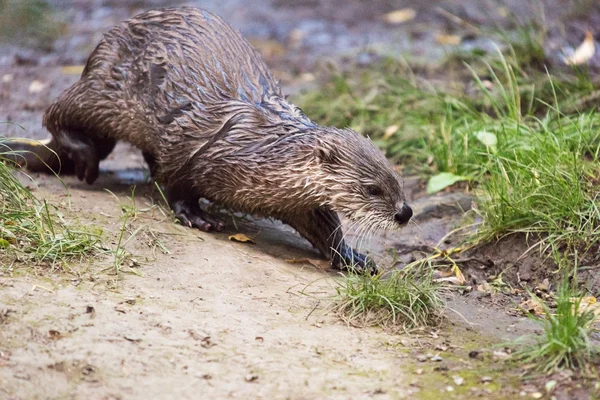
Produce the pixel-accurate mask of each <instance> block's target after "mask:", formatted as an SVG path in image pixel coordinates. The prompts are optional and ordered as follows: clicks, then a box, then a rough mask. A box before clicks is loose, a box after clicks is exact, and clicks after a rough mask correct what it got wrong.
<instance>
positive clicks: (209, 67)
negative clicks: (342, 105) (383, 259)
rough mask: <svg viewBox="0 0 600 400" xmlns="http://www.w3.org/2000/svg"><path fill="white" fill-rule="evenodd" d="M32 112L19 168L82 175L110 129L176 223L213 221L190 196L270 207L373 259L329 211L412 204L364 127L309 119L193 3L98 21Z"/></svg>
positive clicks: (331, 253)
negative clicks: (107, 24) (64, 76)
mask: <svg viewBox="0 0 600 400" xmlns="http://www.w3.org/2000/svg"><path fill="white" fill-rule="evenodd" d="M43 125H44V126H45V127H46V128H47V130H48V131H49V132H50V133H51V134H52V138H51V140H50V142H49V143H48V144H47V145H46V146H44V147H42V146H36V147H35V148H34V149H33V151H34V153H35V154H29V155H27V156H25V163H26V164H27V168H29V169H30V170H33V171H40V170H44V169H47V168H50V169H52V170H55V171H58V169H59V168H60V170H61V172H62V173H64V172H69V171H73V172H74V173H75V174H76V175H77V177H78V178H79V180H85V181H86V182H87V183H89V184H92V183H93V182H94V181H95V180H96V178H97V177H98V168H99V167H98V165H99V162H100V160H102V159H104V158H106V157H107V156H108V155H109V153H110V152H111V151H112V150H113V148H114V146H115V143H116V142H117V141H118V140H124V141H127V142H129V143H131V144H133V145H134V146H136V147H138V148H139V149H141V150H142V153H143V155H144V158H145V160H146V162H147V163H148V166H149V168H150V173H151V176H152V178H153V179H154V180H155V181H156V182H158V183H159V184H160V185H161V186H162V187H163V188H164V189H165V192H166V197H167V200H168V202H169V205H170V207H171V208H172V210H173V212H174V214H175V216H176V217H177V218H178V219H179V220H180V221H181V222H182V223H183V224H185V225H187V226H189V227H195V228H198V229H200V230H203V231H211V230H221V229H222V228H223V227H224V224H223V222H222V221H220V220H218V219H217V218H215V217H214V216H212V215H209V214H208V213H207V212H206V211H204V210H203V209H201V207H200V205H199V200H200V199H201V198H205V199H207V200H209V201H211V202H213V203H216V204H218V205H220V206H223V207H225V208H228V209H232V210H236V211H240V212H244V213H249V214H254V215H259V216H266V217H272V218H275V219H278V220H281V221H282V222H284V223H286V224H288V225H290V226H292V227H293V228H294V229H295V230H296V231H297V232H298V233H300V234H301V235H302V236H304V237H305V238H306V239H307V240H308V241H309V242H310V243H311V244H312V245H313V246H314V247H315V248H316V249H317V250H319V251H320V252H321V253H322V254H323V255H324V256H325V257H327V258H328V259H330V260H331V264H332V266H334V267H337V268H342V269H343V268H348V267H350V266H352V267H353V268H356V269H359V270H361V269H362V270H364V269H369V270H374V269H375V268H376V265H375V263H374V262H373V261H372V260H371V259H370V258H368V257H366V256H365V255H363V254H360V253H358V252H357V251H355V250H354V249H352V248H351V247H350V246H349V245H347V244H346V242H345V240H344V235H343V233H342V230H341V228H340V226H341V223H340V219H339V217H338V214H337V213H341V214H343V215H345V216H346V217H347V218H349V219H350V220H351V221H354V222H356V223H357V224H359V225H360V226H362V227H363V229H365V231H369V230H371V229H375V228H382V229H390V228H397V227H401V226H403V225H405V224H406V223H408V221H409V220H410V218H411V216H412V210H411V209H410V207H409V206H408V205H407V204H406V203H405V197H404V192H403V183H402V181H401V179H400V177H399V176H398V175H397V173H396V172H395V171H394V170H393V168H392V166H391V165H390V163H389V161H388V160H387V159H386V158H385V156H384V155H383V153H382V152H381V151H380V150H379V149H378V148H377V147H376V146H375V145H374V144H373V143H372V142H371V141H370V140H368V139H367V138H365V137H363V136H361V135H359V134H357V133H356V132H354V131H352V130H350V129H337V128H333V127H323V126H319V125H318V124H316V123H314V122H313V121H311V120H310V119H309V118H308V117H307V116H306V115H304V113H303V112H302V111H301V110H300V109H299V108H298V107H296V106H295V105H293V104H291V103H290V102H288V101H287V100H286V98H285V97H284V95H283V94H282V91H281V88H280V86H279V84H278V82H277V81H276V80H275V79H274V78H273V76H272V75H271V72H270V71H269V69H268V67H267V66H266V64H265V62H264V61H263V59H262V57H261V56H260V55H259V53H258V52H257V51H256V50H255V49H254V48H253V47H252V46H251V45H250V44H249V43H248V42H247V41H246V40H245V39H244V38H243V37H242V36H241V34H240V33H239V32H238V31H236V30H234V29H233V28H232V27H231V26H229V25H228V24H227V23H225V22H224V21H223V20H222V19H221V18H219V17H218V16H216V15H214V14H211V13H209V12H207V11H203V10H200V9H197V8H192V7H180V8H164V9H156V10H150V11H146V12H144V13H142V14H139V15H137V16H135V17H133V18H131V19H129V20H126V21H124V22H122V23H120V24H119V25H117V26H116V27H114V28H113V29H111V30H110V31H109V32H108V33H106V34H105V35H104V38H103V39H102V40H101V41H100V43H99V44H98V46H97V47H96V48H95V50H94V51H93V52H92V53H91V55H90V56H89V58H88V61H87V64H86V65H85V68H84V70H83V73H82V75H81V79H80V80H79V81H78V82H76V83H75V84H74V85H73V86H72V87H70V88H69V89H67V90H65V91H64V92H63V93H62V94H61V95H60V96H59V97H58V99H56V100H55V101H54V102H53V103H52V104H51V105H50V107H49V108H48V109H47V111H46V113H45V115H44V118H43Z"/></svg>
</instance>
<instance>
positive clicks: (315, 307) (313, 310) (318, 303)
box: [304, 300, 321, 321]
mask: <svg viewBox="0 0 600 400" xmlns="http://www.w3.org/2000/svg"><path fill="white" fill-rule="evenodd" d="M320 305H321V300H317V304H315V306H314V307H313V309H312V310H310V312H309V313H308V315H307V316H306V318H305V319H304V320H305V321H308V318H309V317H310V316H311V315H312V313H314V312H315V310H316V309H317V307H319V306H320Z"/></svg>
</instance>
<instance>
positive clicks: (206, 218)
mask: <svg viewBox="0 0 600 400" xmlns="http://www.w3.org/2000/svg"><path fill="white" fill-rule="evenodd" d="M171 207H172V208H173V212H174V213H175V217H176V218H177V219H178V220H179V221H180V222H181V223H182V224H183V225H186V226H189V227H190V228H197V229H200V230H201V231H204V232H209V231H221V230H223V228H224V227H225V223H223V221H219V220H218V219H215V218H212V217H211V216H210V215H208V214H207V213H206V212H205V211H203V210H202V209H201V208H200V206H199V205H197V204H194V203H193V202H191V201H176V202H175V203H173V204H172V206H171Z"/></svg>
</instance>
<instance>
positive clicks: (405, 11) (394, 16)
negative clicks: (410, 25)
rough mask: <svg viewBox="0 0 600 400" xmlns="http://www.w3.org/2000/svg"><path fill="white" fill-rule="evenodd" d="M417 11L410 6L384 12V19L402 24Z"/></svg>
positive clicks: (413, 17)
mask: <svg viewBox="0 0 600 400" xmlns="http://www.w3.org/2000/svg"><path fill="white" fill-rule="evenodd" d="M416 16H417V12H416V11H415V10H413V9H412V8H402V9H400V10H395V11H392V12H389V13H387V14H385V16H384V19H385V22H387V23H388V24H402V23H404V22H408V21H411V20H413V19H415V17H416Z"/></svg>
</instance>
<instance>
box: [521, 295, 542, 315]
mask: <svg viewBox="0 0 600 400" xmlns="http://www.w3.org/2000/svg"><path fill="white" fill-rule="evenodd" d="M519 308H521V309H522V310H523V311H525V312H526V313H528V314H533V315H544V314H545V311H544V307H543V306H542V303H541V302H540V300H539V299H535V298H531V299H527V300H525V301H523V302H521V304H519Z"/></svg>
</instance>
